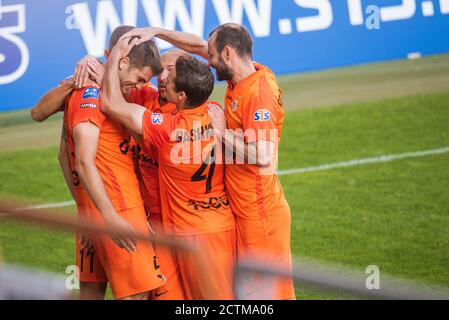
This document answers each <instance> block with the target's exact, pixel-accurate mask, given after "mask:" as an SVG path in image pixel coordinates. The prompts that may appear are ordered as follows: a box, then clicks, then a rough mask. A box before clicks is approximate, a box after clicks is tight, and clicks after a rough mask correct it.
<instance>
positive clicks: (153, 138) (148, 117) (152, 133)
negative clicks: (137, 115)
mask: <svg viewBox="0 0 449 320" xmlns="http://www.w3.org/2000/svg"><path fill="white" fill-rule="evenodd" d="M176 123H177V117H176V116H174V115H171V114H169V113H155V112H151V111H150V110H148V111H146V112H145V113H144V115H143V119H142V131H143V141H144V143H145V144H151V145H153V146H155V147H156V148H158V149H160V148H162V147H163V146H164V145H165V144H166V143H167V142H169V141H170V137H171V134H172V131H173V130H174V129H175V128H176Z"/></svg>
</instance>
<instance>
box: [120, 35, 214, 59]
mask: <svg viewBox="0 0 449 320" xmlns="http://www.w3.org/2000/svg"><path fill="white" fill-rule="evenodd" d="M126 35H127V36H128V37H139V38H140V40H139V42H138V43H137V44H139V43H141V42H145V41H147V40H150V39H152V38H154V37H157V38H159V39H162V40H165V41H167V42H169V43H171V44H172V45H174V46H175V47H178V48H179V49H182V50H184V51H187V52H189V53H192V54H196V55H199V56H201V57H203V58H204V59H206V60H209V53H208V51H209V50H208V45H207V41H205V40H204V39H202V38H201V37H199V36H197V35H195V34H192V33H188V32H181V31H173V30H167V29H163V28H156V27H149V28H136V29H133V30H131V31H130V32H128V33H127V34H126Z"/></svg>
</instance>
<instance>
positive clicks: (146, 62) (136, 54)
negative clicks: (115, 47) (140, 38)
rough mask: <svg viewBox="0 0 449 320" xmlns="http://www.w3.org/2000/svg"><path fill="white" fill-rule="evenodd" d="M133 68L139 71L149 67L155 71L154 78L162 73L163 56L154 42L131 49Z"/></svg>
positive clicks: (146, 42)
mask: <svg viewBox="0 0 449 320" xmlns="http://www.w3.org/2000/svg"><path fill="white" fill-rule="evenodd" d="M131 40H132V39H130V41H131ZM128 58H129V62H130V64H131V66H133V67H134V68H137V69H139V70H140V69H142V68H144V67H147V66H149V67H150V68H151V70H152V71H153V75H154V76H158V75H160V74H161V73H162V70H163V68H162V63H161V56H160V54H159V49H158V48H157V47H156V44H155V43H154V41H153V40H148V41H145V42H142V43H141V44H139V45H137V46H135V47H134V48H132V49H131V52H130V53H129V55H128Z"/></svg>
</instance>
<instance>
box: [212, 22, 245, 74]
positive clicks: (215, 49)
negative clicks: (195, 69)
mask: <svg viewBox="0 0 449 320" xmlns="http://www.w3.org/2000/svg"><path fill="white" fill-rule="evenodd" d="M208 47H209V64H210V65H211V66H212V67H214V68H215V70H216V71H217V79H218V80H220V81H221V80H231V79H232V76H233V67H234V66H235V63H236V61H238V60H240V61H244V62H247V63H252V59H253V40H252V38H251V35H250V34H249V32H248V30H246V29H245V28H244V27H243V26H241V25H239V24H236V23H226V24H223V25H221V26H219V27H218V28H216V29H215V30H214V31H212V32H211V33H210V34H209V41H208Z"/></svg>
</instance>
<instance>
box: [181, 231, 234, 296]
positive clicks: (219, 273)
mask: <svg viewBox="0 0 449 320" xmlns="http://www.w3.org/2000/svg"><path fill="white" fill-rule="evenodd" d="M178 238H179V239H180V240H181V241H185V242H186V243H188V244H190V245H192V246H193V247H194V248H196V249H197V251H198V253H199V254H200V255H201V257H202V258H201V261H200V262H199V261H198V258H197V257H195V255H193V254H192V253H189V252H186V251H180V250H179V251H177V253H176V257H177V260H178V265H179V271H180V273H181V279H182V283H183V285H184V290H185V293H186V298H187V299H188V300H233V299H234V280H233V279H234V274H233V271H234V264H235V258H236V233H235V230H230V231H223V232H214V233H207V234H200V235H193V236H180V237H178Z"/></svg>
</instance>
